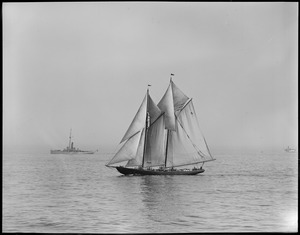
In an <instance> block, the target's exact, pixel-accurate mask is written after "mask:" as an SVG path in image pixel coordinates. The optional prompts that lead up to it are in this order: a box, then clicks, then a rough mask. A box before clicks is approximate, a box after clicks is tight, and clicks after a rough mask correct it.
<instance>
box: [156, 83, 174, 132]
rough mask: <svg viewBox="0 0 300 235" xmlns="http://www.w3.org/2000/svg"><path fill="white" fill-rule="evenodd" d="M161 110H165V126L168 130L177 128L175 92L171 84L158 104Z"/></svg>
mask: <svg viewBox="0 0 300 235" xmlns="http://www.w3.org/2000/svg"><path fill="white" fill-rule="evenodd" d="M157 106H158V107H159V108H160V110H161V111H163V112H165V118H166V120H165V128H166V129H168V130H173V131H174V130H175V114H174V103H173V92H172V87H171V84H170V85H169V86H168V89H167V91H166V92H165V94H164V96H163V97H162V99H161V100H160V101H159V103H158V105H157Z"/></svg>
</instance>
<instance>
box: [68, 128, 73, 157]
mask: <svg viewBox="0 0 300 235" xmlns="http://www.w3.org/2000/svg"><path fill="white" fill-rule="evenodd" d="M71 133H72V128H71V129H70V137H69V149H68V152H69V151H70V148H71Z"/></svg>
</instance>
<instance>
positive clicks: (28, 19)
mask: <svg viewBox="0 0 300 235" xmlns="http://www.w3.org/2000/svg"><path fill="white" fill-rule="evenodd" d="M2 6H3V8H2V9H3V137H4V138H3V142H4V146H5V147H7V148H42V149H43V150H45V151H49V150H50V149H51V148H55V149H62V148H64V147H66V146H67V145H68V137H69V131H70V128H72V131H73V139H74V144H75V147H79V148H81V149H84V150H92V149H97V148H99V149H111V150H113V151H114V150H115V149H116V147H117V146H118V144H119V142H120V140H121V138H122V137H123V135H124V133H125V131H126V130H127V128H128V126H129V124H130V123H131V121H132V119H133V117H134V115H135V113H136V111H137V109H138V107H139V105H140V104H141V102H142V99H143V98H144V95H145V93H146V90H147V85H148V84H151V85H152V86H151V88H150V95H151V96H152V98H153V100H154V101H155V102H158V101H159V100H160V99H161V97H162V95H163V93H164V92H165V90H166V89H167V86H168V84H169V78H170V73H174V74H175V76H174V78H173V81H174V82H175V84H176V85H177V86H178V87H179V88H180V89H181V90H182V91H183V92H184V93H185V94H186V95H187V96H189V97H191V98H193V102H194V106H195V109H196V112H197V115H198V118H199V122H200V126H201V128H202V131H203V133H204V135H205V137H206V139H207V141H208V144H209V146H210V148H211V151H212V152H214V151H217V150H219V149H249V148H250V149H252V148H253V149H258V150H264V149H277V150H279V151H282V148H283V147H286V146H287V145H290V146H292V147H297V142H298V100H297V99H298V20H299V18H298V3H277V2H276V3H258V2H255V3H249V2H248V3H232V2H214V3H202V2H199V3H197V2H146V3H145V2H90V3H86V2H73V3H71V2H65V3H59V2H53V3H49V2H48V3H3V5H2Z"/></svg>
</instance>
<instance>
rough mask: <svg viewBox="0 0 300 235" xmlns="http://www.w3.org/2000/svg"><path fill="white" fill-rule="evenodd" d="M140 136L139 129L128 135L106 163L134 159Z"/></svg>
mask: <svg viewBox="0 0 300 235" xmlns="http://www.w3.org/2000/svg"><path fill="white" fill-rule="evenodd" d="M140 137H141V131H139V132H138V133H136V134H135V135H133V136H132V137H130V138H129V139H128V140H127V141H126V142H125V144H124V145H123V146H122V147H121V148H120V149H119V151H118V152H117V153H116V154H115V156H114V157H113V158H112V159H111V160H110V162H109V163H108V164H107V165H108V166H109V165H112V164H115V163H119V162H123V161H127V160H131V159H134V158H135V157H136V153H137V150H138V145H139V142H140Z"/></svg>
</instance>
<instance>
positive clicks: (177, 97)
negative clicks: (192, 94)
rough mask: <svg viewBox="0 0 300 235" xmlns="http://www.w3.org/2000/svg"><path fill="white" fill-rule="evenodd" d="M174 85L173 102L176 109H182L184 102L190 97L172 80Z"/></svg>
mask: <svg viewBox="0 0 300 235" xmlns="http://www.w3.org/2000/svg"><path fill="white" fill-rule="evenodd" d="M170 83H171V86H172V93H173V104H174V111H175V113H176V111H178V110H181V109H182V108H183V106H184V104H185V103H186V102H187V101H188V99H189V97H187V96H186V95H185V94H184V93H183V92H182V91H181V90H180V89H179V88H178V87H177V86H176V85H175V84H174V82H173V81H172V80H171V81H170Z"/></svg>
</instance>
